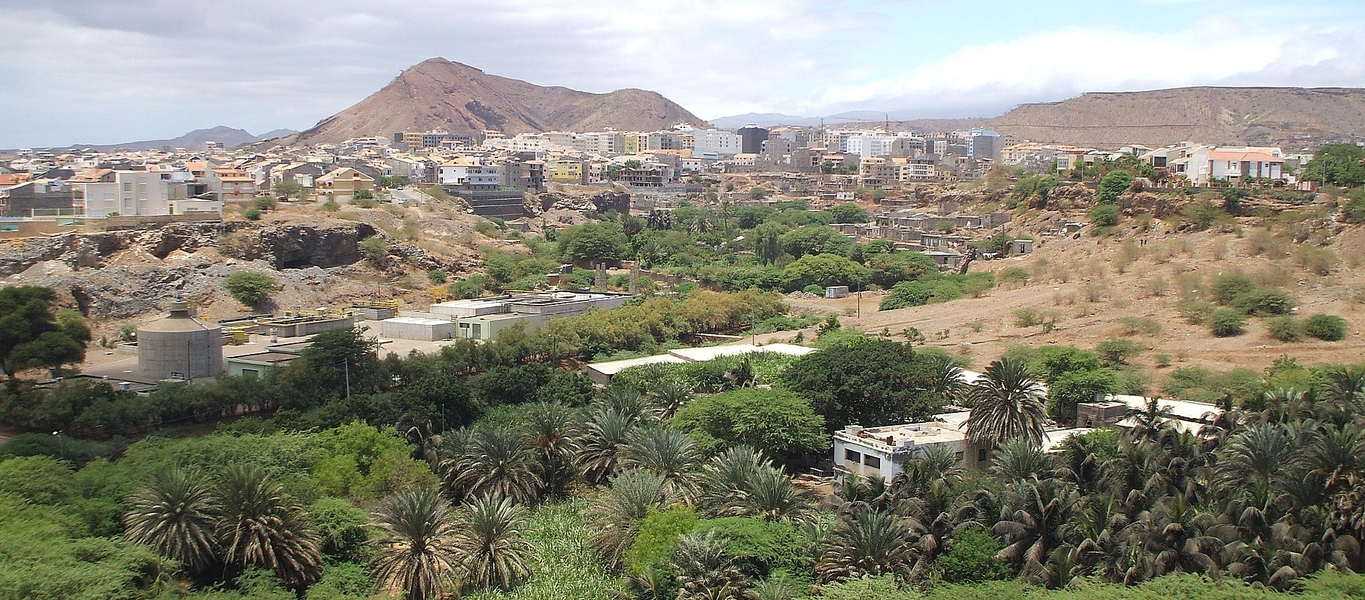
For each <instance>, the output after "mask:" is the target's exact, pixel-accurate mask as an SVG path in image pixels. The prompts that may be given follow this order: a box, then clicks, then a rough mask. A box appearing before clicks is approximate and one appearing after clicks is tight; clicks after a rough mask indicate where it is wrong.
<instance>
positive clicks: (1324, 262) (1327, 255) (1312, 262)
mask: <svg viewBox="0 0 1365 600" xmlns="http://www.w3.org/2000/svg"><path fill="white" fill-rule="evenodd" d="M1294 262H1295V263H1296V264H1298V265H1299V266H1300V267H1303V270H1305V271H1308V272H1309V273H1312V274H1314V275H1330V274H1331V273H1332V269H1335V268H1336V267H1337V266H1338V265H1340V264H1341V259H1340V258H1338V257H1337V253H1336V252H1333V251H1332V250H1331V249H1330V248H1316V247H1313V246H1303V247H1301V248H1299V251H1298V252H1296V253H1295V254H1294Z"/></svg>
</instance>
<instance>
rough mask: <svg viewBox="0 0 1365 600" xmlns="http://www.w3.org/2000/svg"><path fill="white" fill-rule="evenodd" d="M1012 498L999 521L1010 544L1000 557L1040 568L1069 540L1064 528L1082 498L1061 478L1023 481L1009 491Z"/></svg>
mask: <svg viewBox="0 0 1365 600" xmlns="http://www.w3.org/2000/svg"><path fill="white" fill-rule="evenodd" d="M1008 496H1009V501H1008V504H1007V505H1006V507H1005V508H1004V509H1002V510H1001V512H1000V520H999V521H998V522H997V523H996V524H995V533H996V535H999V536H1003V537H1004V538H1005V542H1006V543H1007V544H1009V545H1008V546H1005V548H1004V549H1003V550H1001V551H1000V558H1002V559H1004V560H1007V561H1010V562H1012V563H1015V564H1017V565H1020V566H1021V568H1022V569H1023V570H1024V571H1026V572H1033V571H1037V570H1039V569H1041V568H1042V566H1043V563H1044V562H1045V561H1046V560H1047V558H1048V556H1049V555H1050V554H1051V553H1052V551H1053V550H1055V549H1056V548H1058V547H1060V546H1062V545H1063V544H1064V543H1065V540H1064V539H1063V538H1062V535H1061V532H1062V531H1063V528H1064V526H1065V525H1066V524H1067V523H1068V522H1069V521H1070V520H1071V518H1072V515H1073V514H1074V513H1075V511H1076V510H1077V508H1078V507H1077V504H1078V502H1079V500H1080V498H1079V497H1078V496H1077V494H1076V490H1075V488H1074V487H1072V486H1071V484H1069V483H1067V482H1064V481H1062V480H1059V479H1045V480H1042V481H1020V482H1017V483H1015V484H1013V485H1012V486H1011V487H1010V489H1009V491H1008Z"/></svg>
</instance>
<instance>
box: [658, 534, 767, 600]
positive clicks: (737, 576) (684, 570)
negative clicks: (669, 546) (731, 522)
mask: <svg viewBox="0 0 1365 600" xmlns="http://www.w3.org/2000/svg"><path fill="white" fill-rule="evenodd" d="M727 544H729V540H727V539H725V538H723V537H721V536H719V535H716V530H714V529H711V530H708V531H707V532H706V533H700V532H697V533H687V534H683V535H681V536H679V537H678V547H677V550H676V551H674V554H673V557H674V563H675V564H676V565H677V568H678V577H677V580H678V587H679V588H680V589H679V590H678V600H724V599H732V600H741V599H743V598H745V593H744V591H745V590H746V589H747V588H748V587H749V581H748V579H746V578H745V577H744V574H743V573H742V572H741V571H740V570H739V569H738V568H736V567H735V564H734V560H733V559H731V558H730V556H729V555H728V554H727V553H726V551H725V547H726V545H727Z"/></svg>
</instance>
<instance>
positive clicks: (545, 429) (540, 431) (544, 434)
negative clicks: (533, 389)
mask: <svg viewBox="0 0 1365 600" xmlns="http://www.w3.org/2000/svg"><path fill="white" fill-rule="evenodd" d="M526 428H527V430H528V431H529V432H530V437H531V447H532V448H533V449H534V450H533V452H534V454H535V455H536V461H537V475H539V477H540V481H541V483H542V484H543V486H544V488H545V492H546V494H548V495H549V496H550V497H551V498H555V499H558V498H563V497H565V496H567V495H568V493H569V488H570V487H571V486H572V485H573V482H574V480H575V479H576V478H577V476H578V461H577V452H578V443H577V441H576V440H575V434H576V428H577V423H576V420H575V418H574V411H573V409H571V408H569V407H568V406H565V405H563V404H560V403H558V402H552V403H546V402H542V403H539V404H536V405H535V406H533V407H531V410H529V411H527V413H526Z"/></svg>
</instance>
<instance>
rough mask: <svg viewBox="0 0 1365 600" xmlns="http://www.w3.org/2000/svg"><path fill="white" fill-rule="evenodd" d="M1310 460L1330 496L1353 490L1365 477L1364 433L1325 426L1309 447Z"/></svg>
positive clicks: (1357, 430) (1349, 428) (1357, 429)
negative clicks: (1364, 476) (1351, 488)
mask: <svg viewBox="0 0 1365 600" xmlns="http://www.w3.org/2000/svg"><path fill="white" fill-rule="evenodd" d="M1307 458H1308V464H1309V466H1310V468H1312V469H1313V472H1314V473H1316V474H1317V475H1319V476H1320V477H1322V478H1323V483H1324V485H1325V487H1326V490H1327V492H1328V493H1331V492H1333V491H1336V490H1337V489H1339V488H1341V487H1343V486H1349V487H1354V486H1355V485H1357V484H1358V482H1359V481H1360V479H1361V475H1362V474H1365V432H1362V431H1361V430H1360V429H1359V428H1358V427H1353V426H1351V425H1342V426H1340V427H1324V428H1323V430H1322V431H1320V432H1319V433H1318V435H1317V439H1315V440H1314V441H1313V445H1312V446H1310V447H1309V448H1308V457H1307Z"/></svg>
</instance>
